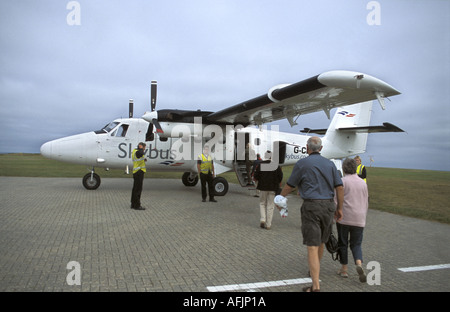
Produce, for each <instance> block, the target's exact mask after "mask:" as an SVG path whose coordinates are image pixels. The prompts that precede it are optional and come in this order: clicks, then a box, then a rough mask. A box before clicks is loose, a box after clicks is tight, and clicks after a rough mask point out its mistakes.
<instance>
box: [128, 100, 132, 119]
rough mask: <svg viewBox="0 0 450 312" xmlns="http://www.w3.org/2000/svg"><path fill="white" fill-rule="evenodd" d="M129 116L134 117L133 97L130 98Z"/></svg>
mask: <svg viewBox="0 0 450 312" xmlns="http://www.w3.org/2000/svg"><path fill="white" fill-rule="evenodd" d="M128 118H133V99H130V102H129V108H128Z"/></svg>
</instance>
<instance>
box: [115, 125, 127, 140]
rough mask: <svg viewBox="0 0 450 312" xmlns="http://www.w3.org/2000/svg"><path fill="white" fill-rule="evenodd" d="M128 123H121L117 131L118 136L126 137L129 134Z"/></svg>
mask: <svg viewBox="0 0 450 312" xmlns="http://www.w3.org/2000/svg"><path fill="white" fill-rule="evenodd" d="M127 131H128V125H125V124H123V125H121V126H120V127H119V128H118V129H117V131H116V137H122V138H123V137H125V136H126V135H127Z"/></svg>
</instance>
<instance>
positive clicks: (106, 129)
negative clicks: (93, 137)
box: [95, 121, 119, 134]
mask: <svg viewBox="0 0 450 312" xmlns="http://www.w3.org/2000/svg"><path fill="white" fill-rule="evenodd" d="M118 124H119V123H118V122H117V121H113V122H110V123H109V124H107V125H106V126H104V127H103V128H102V129H101V130H97V131H95V133H97V134H102V133H108V132H110V131H111V130H112V129H114V128H115V127H116V126H117V125H118Z"/></svg>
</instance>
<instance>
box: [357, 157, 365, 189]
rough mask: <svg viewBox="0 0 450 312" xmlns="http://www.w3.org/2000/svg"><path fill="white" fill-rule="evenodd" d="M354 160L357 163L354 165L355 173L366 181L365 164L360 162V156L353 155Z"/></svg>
mask: <svg viewBox="0 0 450 312" xmlns="http://www.w3.org/2000/svg"><path fill="white" fill-rule="evenodd" d="M355 160H356V165H357V167H356V174H357V175H358V176H359V177H360V178H361V179H363V180H364V182H366V183H367V179H366V178H367V173H366V166H364V165H363V164H362V163H361V157H359V156H355Z"/></svg>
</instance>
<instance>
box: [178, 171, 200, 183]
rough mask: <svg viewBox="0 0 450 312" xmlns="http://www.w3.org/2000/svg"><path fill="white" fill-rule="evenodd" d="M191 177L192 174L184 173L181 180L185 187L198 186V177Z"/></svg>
mask: <svg viewBox="0 0 450 312" xmlns="http://www.w3.org/2000/svg"><path fill="white" fill-rule="evenodd" d="M190 176H191V173H190V172H185V173H183V177H182V178H181V181H183V184H184V185H185V186H196V185H197V183H198V175H197V176H195V178H194V179H191V178H190Z"/></svg>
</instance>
